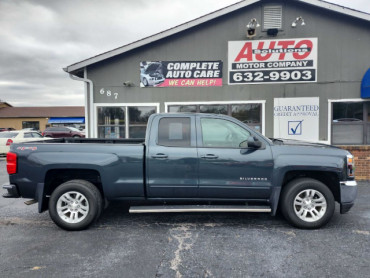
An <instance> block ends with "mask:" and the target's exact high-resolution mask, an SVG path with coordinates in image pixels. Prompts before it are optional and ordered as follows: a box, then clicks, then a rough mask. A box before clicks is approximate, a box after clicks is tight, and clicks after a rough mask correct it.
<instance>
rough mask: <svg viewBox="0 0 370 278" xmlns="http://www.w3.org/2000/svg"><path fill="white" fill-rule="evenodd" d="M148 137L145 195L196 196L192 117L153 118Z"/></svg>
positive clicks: (196, 176) (196, 156)
mask: <svg viewBox="0 0 370 278" xmlns="http://www.w3.org/2000/svg"><path fill="white" fill-rule="evenodd" d="M156 127H158V128H156ZM149 136H150V137H149V142H147V144H148V147H147V151H146V168H147V169H146V177H147V178H146V184H147V195H148V197H149V198H191V197H197V196H198V155H197V148H196V131H195V116H194V115H189V116H184V115H179V116H174V115H169V116H168V117H166V116H164V117H163V116H161V117H156V118H154V119H153V122H152V124H151V129H150V134H149Z"/></svg>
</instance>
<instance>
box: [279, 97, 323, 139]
mask: <svg viewBox="0 0 370 278" xmlns="http://www.w3.org/2000/svg"><path fill="white" fill-rule="evenodd" d="M274 137H275V138H285V139H295V140H303V141H313V142H317V141H318V140H319V98H318V97H312V98H305V97H302V98H275V99H274Z"/></svg>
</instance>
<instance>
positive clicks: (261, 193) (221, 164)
mask: <svg viewBox="0 0 370 278" xmlns="http://www.w3.org/2000/svg"><path fill="white" fill-rule="evenodd" d="M197 127H198V131H197V132H198V133H197V134H198V136H197V138H198V159H199V196H200V197H201V198H220V199H222V198H235V199H267V198H269V196H270V190H271V178H272V169H273V161H272V154H271V150H270V147H269V145H267V143H266V142H265V143H263V144H262V147H261V148H259V149H253V148H247V143H246V140H247V139H248V137H250V136H253V133H252V131H251V130H248V128H247V127H245V125H243V124H242V123H239V122H238V121H232V119H230V120H228V119H224V118H214V117H209V116H197ZM254 136H256V135H254ZM260 140H263V139H261V138H260Z"/></svg>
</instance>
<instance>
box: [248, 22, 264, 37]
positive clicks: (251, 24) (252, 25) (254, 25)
mask: <svg viewBox="0 0 370 278" xmlns="http://www.w3.org/2000/svg"><path fill="white" fill-rule="evenodd" d="M260 26H261V25H260V24H259V23H258V21H257V19H255V18H252V19H251V21H249V23H248V24H247V26H246V27H247V38H249V39H250V38H253V37H254V36H255V35H256V28H258V27H260Z"/></svg>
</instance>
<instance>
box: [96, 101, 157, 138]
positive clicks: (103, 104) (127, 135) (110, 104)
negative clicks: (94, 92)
mask: <svg viewBox="0 0 370 278" xmlns="http://www.w3.org/2000/svg"><path fill="white" fill-rule="evenodd" d="M135 106H138V107H140V106H153V107H155V108H156V112H155V113H159V103H157V102H156V103H95V104H94V112H95V113H94V114H95V115H94V126H93V130H92V131H93V134H92V138H98V137H97V136H98V108H101V107H123V108H125V138H124V139H129V115H128V108H129V107H135ZM113 126H114V125H113Z"/></svg>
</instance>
